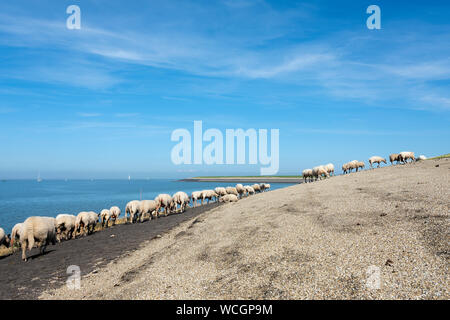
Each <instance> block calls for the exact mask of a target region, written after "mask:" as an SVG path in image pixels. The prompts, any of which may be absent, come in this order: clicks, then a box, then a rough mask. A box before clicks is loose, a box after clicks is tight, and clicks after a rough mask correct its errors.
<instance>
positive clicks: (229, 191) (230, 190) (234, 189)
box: [226, 185, 259, 197]
mask: <svg viewBox="0 0 450 320" xmlns="http://www.w3.org/2000/svg"><path fill="white" fill-rule="evenodd" d="M257 186H258V187H259V185H257ZM226 190H227V194H234V195H235V196H236V197H238V196H239V193H238V191H237V190H236V188H235V187H227V188H226ZM255 190H256V189H255Z"/></svg>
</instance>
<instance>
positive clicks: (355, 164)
mask: <svg viewBox="0 0 450 320" xmlns="http://www.w3.org/2000/svg"><path fill="white" fill-rule="evenodd" d="M358 162H359V161H358V160H352V161H350V162H349V163H347V165H348V166H347V168H348V170H349V171H350V173H351V172H352V170H353V169H355V170H356V172H358V169H359V167H358Z"/></svg>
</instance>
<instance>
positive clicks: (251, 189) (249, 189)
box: [245, 186, 255, 196]
mask: <svg viewBox="0 0 450 320" xmlns="http://www.w3.org/2000/svg"><path fill="white" fill-rule="evenodd" d="M245 190H246V191H247V194H248V195H249V196H251V195H253V194H255V189H253V187H251V186H245Z"/></svg>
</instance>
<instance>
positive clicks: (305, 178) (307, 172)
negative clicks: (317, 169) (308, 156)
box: [302, 169, 312, 183]
mask: <svg viewBox="0 0 450 320" xmlns="http://www.w3.org/2000/svg"><path fill="white" fill-rule="evenodd" d="M302 177H303V182H304V183H308V182H311V178H312V169H305V170H303V172H302Z"/></svg>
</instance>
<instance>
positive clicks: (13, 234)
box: [11, 223, 23, 247]
mask: <svg viewBox="0 0 450 320" xmlns="http://www.w3.org/2000/svg"><path fill="white" fill-rule="evenodd" d="M22 226H23V223H17V224H16V225H15V226H14V227H13V228H12V231H11V247H12V246H14V242H15V241H16V240H19V238H20V232H21V230H22Z"/></svg>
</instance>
